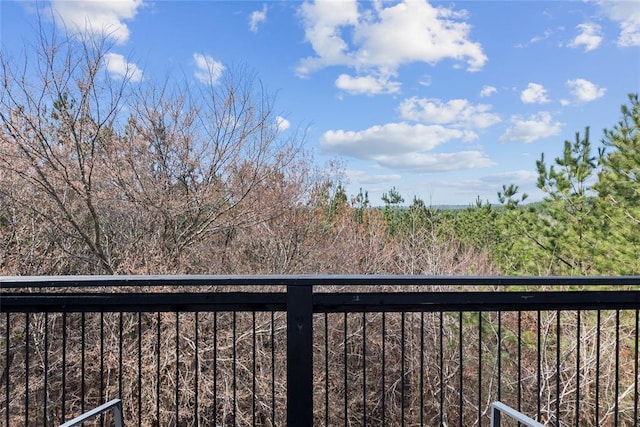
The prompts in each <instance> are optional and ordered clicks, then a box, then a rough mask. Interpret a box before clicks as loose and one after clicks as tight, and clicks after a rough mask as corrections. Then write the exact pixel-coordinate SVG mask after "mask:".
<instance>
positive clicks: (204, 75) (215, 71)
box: [193, 53, 224, 85]
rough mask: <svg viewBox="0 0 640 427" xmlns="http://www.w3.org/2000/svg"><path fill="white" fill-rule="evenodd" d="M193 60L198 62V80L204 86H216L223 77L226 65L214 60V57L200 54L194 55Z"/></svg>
mask: <svg viewBox="0 0 640 427" xmlns="http://www.w3.org/2000/svg"><path fill="white" fill-rule="evenodd" d="M193 59H194V61H195V62H196V70H195V72H194V75H195V77H196V79H198V81H200V82H201V83H204V84H210V85H213V84H216V82H217V81H218V79H220V77H221V76H222V72H223V71H224V65H222V63H221V62H218V61H216V60H215V59H213V57H211V56H209V55H202V54H200V53H194V54H193Z"/></svg>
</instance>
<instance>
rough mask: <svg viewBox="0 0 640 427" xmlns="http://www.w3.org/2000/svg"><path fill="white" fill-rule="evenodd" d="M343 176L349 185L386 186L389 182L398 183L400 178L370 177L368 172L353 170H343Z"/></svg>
mask: <svg viewBox="0 0 640 427" xmlns="http://www.w3.org/2000/svg"><path fill="white" fill-rule="evenodd" d="M345 175H346V176H347V179H348V180H349V182H350V183H354V184H362V185H372V184H386V183H389V182H391V181H398V180H399V179H400V178H402V176H401V175H399V174H388V175H372V174H370V173H369V172H366V171H363V170H355V169H347V170H345Z"/></svg>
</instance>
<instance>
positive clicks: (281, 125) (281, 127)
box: [276, 116, 291, 132]
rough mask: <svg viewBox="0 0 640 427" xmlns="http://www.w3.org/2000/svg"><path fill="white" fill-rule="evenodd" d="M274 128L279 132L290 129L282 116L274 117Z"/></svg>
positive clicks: (287, 121) (289, 123) (289, 125)
mask: <svg viewBox="0 0 640 427" xmlns="http://www.w3.org/2000/svg"><path fill="white" fill-rule="evenodd" d="M276 126H278V130H279V131H281V132H282V131H285V130H287V129H289V128H290V127H291V122H290V121H289V120H287V119H285V118H284V117H282V116H276Z"/></svg>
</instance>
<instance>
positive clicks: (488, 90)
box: [480, 85, 498, 98]
mask: <svg viewBox="0 0 640 427" xmlns="http://www.w3.org/2000/svg"><path fill="white" fill-rule="evenodd" d="M497 91H498V89H496V88H495V87H493V86H488V85H484V86H482V90H481V91H480V96H481V97H482V98H486V97H489V96H491V95H493V94H494V93H496V92H497Z"/></svg>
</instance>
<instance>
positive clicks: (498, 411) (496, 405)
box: [491, 402, 544, 427]
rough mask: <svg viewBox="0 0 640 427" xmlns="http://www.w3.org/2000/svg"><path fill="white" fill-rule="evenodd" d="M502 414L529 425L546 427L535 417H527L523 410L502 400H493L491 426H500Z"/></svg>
mask: <svg viewBox="0 0 640 427" xmlns="http://www.w3.org/2000/svg"><path fill="white" fill-rule="evenodd" d="M502 414H505V415H506V416H508V417H510V418H513V419H514V420H516V421H518V422H519V423H521V424H524V425H525V426H527V427H544V424H541V423H539V422H537V421H536V420H534V419H533V418H529V417H527V416H526V415H525V414H523V413H522V412H519V411H516V410H515V409H513V408H512V407H510V406H507V405H505V404H504V403H502V402H493V403H492V404H491V427H500V418H501V415H502Z"/></svg>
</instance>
